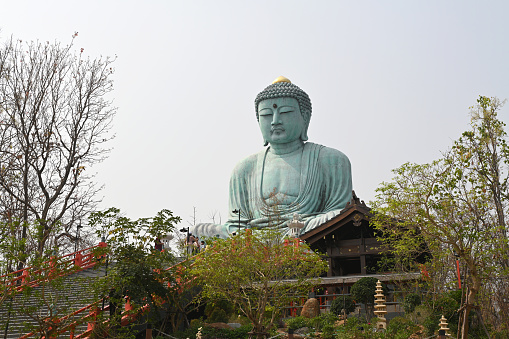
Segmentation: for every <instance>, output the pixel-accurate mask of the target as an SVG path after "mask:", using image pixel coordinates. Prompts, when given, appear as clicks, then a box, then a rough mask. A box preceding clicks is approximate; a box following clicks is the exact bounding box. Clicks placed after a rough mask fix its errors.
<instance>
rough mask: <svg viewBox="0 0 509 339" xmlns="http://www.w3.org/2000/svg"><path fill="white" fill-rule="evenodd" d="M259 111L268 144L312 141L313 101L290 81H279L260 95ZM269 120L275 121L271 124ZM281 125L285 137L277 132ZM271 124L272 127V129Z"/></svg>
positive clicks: (257, 103)
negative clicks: (309, 133) (309, 128)
mask: <svg viewBox="0 0 509 339" xmlns="http://www.w3.org/2000/svg"><path fill="white" fill-rule="evenodd" d="M255 109H256V118H257V120H258V122H259V124H260V129H261V131H262V135H263V138H264V140H265V145H267V144H268V142H271V143H272V142H290V141H293V140H295V139H299V138H300V140H302V141H306V140H307V139H308V136H307V130H308V127H309V120H310V119H311V101H310V100H309V96H308V95H307V94H306V92H304V91H303V90H302V89H300V88H299V87H298V86H296V85H294V84H292V83H291V82H290V80H288V79H287V78H285V77H279V78H277V79H276V80H274V82H273V83H272V84H271V85H270V86H268V87H266V88H265V89H264V90H263V91H261V92H260V93H258V95H257V96H256V99H255ZM279 118H281V120H279ZM269 119H272V120H271V121H270V122H269ZM278 122H281V123H282V125H284V133H282V135H279V134H278V133H277V132H278V126H277V124H278ZM268 124H270V126H272V127H269V126H268ZM272 133H273V135H272V136H271V134H272Z"/></svg>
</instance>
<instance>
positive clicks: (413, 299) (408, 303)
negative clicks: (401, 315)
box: [403, 293, 421, 313]
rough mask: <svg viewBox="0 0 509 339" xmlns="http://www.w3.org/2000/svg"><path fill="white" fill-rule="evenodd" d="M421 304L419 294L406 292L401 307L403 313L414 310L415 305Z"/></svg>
mask: <svg viewBox="0 0 509 339" xmlns="http://www.w3.org/2000/svg"><path fill="white" fill-rule="evenodd" d="M420 304H421V296H420V295H419V294H417V293H410V294H407V296H406V297H405V300H404V301H403V309H404V310H405V313H412V312H413V311H414V310H415V307H416V306H419V305H420Z"/></svg>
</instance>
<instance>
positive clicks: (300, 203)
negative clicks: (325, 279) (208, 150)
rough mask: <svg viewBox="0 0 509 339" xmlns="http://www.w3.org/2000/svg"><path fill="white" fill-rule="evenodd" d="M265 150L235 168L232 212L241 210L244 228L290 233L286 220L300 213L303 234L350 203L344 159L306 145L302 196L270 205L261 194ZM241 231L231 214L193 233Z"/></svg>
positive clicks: (337, 153) (347, 165) (349, 177)
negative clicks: (273, 229) (238, 229)
mask: <svg viewBox="0 0 509 339" xmlns="http://www.w3.org/2000/svg"><path fill="white" fill-rule="evenodd" d="M267 152H269V148H267V149H265V150H263V151H261V152H259V153H256V154H253V155H251V156H249V157H247V158H246V159H244V160H242V161H241V162H239V163H238V164H237V166H236V167H235V169H234V170H233V173H232V176H231V179H230V197H229V210H230V211H233V210H238V209H240V227H242V228H245V227H251V228H266V227H271V228H278V229H282V231H284V232H288V228H287V224H288V222H290V221H291V220H292V219H293V214H294V213H298V214H299V216H300V218H301V220H302V222H303V223H304V224H305V227H304V229H303V230H302V231H301V234H304V233H306V232H308V231H310V230H312V229H313V228H315V227H317V226H319V225H321V224H323V223H324V222H326V221H327V220H329V219H331V218H333V217H334V216H336V215H338V214H339V212H340V211H341V210H342V209H343V208H344V207H345V206H346V203H347V202H348V201H350V199H351V197H352V175H351V168H350V161H349V160H348V158H347V157H346V155H344V154H343V153H342V152H340V151H338V150H335V149H332V148H328V147H325V146H322V145H318V144H314V143H311V142H307V143H305V144H304V149H303V151H302V158H301V166H300V171H301V172H300V183H299V185H300V188H299V195H298V196H297V198H296V199H295V200H294V201H293V202H291V203H289V204H277V205H275V206H274V205H271V202H268V201H266V200H264V199H263V195H262V183H263V178H264V173H265V160H266V155H267ZM282 193H283V194H284V192H282ZM271 206H272V207H271ZM237 227H239V216H238V215H236V214H233V213H232V212H230V215H229V218H228V221H227V223H226V224H225V225H213V224H199V225H197V226H196V227H195V228H194V232H196V233H198V235H200V234H201V235H209V236H211V235H216V234H217V235H219V236H222V237H224V236H226V235H227V234H228V233H231V232H233V231H235V230H236V229H237Z"/></svg>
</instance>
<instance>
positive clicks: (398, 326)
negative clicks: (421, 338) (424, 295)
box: [386, 317, 419, 339]
mask: <svg viewBox="0 0 509 339" xmlns="http://www.w3.org/2000/svg"><path fill="white" fill-rule="evenodd" d="M417 331H419V326H417V325H415V324H414V323H413V322H412V321H411V320H408V319H406V318H404V317H395V318H393V319H392V320H391V321H389V324H388V325H387V332H386V336H387V337H388V338H394V339H400V338H401V339H407V338H409V337H410V336H411V335H412V334H413V333H415V332H417Z"/></svg>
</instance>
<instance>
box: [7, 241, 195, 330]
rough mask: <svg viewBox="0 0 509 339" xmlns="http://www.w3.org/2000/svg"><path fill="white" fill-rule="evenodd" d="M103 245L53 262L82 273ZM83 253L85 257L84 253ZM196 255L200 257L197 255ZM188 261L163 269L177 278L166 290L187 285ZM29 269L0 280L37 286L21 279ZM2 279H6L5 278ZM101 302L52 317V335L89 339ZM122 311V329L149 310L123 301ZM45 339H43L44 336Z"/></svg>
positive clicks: (91, 264) (89, 265)
mask: <svg viewBox="0 0 509 339" xmlns="http://www.w3.org/2000/svg"><path fill="white" fill-rule="evenodd" d="M106 246H107V245H106V243H100V244H99V245H97V246H93V247H90V248H87V249H84V250H81V251H78V252H76V253H71V254H68V255H66V256H63V257H61V258H58V260H57V261H56V262H57V263H59V266H60V265H64V268H65V270H66V271H69V273H73V272H76V268H78V270H83V269H86V268H89V267H93V266H94V265H96V264H97V263H98V261H97V260H96V259H97V257H96V256H95V255H94V252H93V250H94V249H95V248H97V247H106ZM84 253H85V254H84ZM74 254H76V255H75V258H72V259H69V260H65V259H64V260H63V261H61V259H63V258H66V257H70V256H72V255H74ZM198 255H199V254H198ZM190 259H191V258H188V259H186V260H184V261H183V262H180V263H178V264H176V265H173V266H171V267H169V268H167V269H166V270H171V269H173V268H176V269H177V277H176V284H175V285H177V286H171V285H170V283H168V287H169V288H178V289H180V288H183V286H182V285H185V284H187V283H188V282H189V281H186V282H182V280H181V277H180V275H181V274H182V273H183V270H182V269H181V265H182V264H183V263H184V262H186V261H188V260H190ZM54 262H55V261H52V260H49V261H47V262H46V263H47V264H49V265H48V267H47V268H44V269H43V270H46V271H47V270H48V269H49V270H51V268H52V267H54V266H55V265H54V264H53V266H52V263H54ZM30 268H33V267H28V268H25V269H24V270H19V271H16V272H12V273H9V274H7V275H4V276H2V277H0V278H4V277H8V276H13V278H11V279H10V280H8V281H7V283H10V284H11V286H16V284H20V283H19V281H20V280H21V284H22V285H21V286H19V287H22V286H23V282H24V286H26V285H32V284H34V285H35V284H36V283H35V280H30V281H28V280H26V277H25V280H22V279H23V278H22V275H23V274H24V273H23V272H24V271H25V270H28V269H30ZM59 270H60V268H59ZM38 271H40V270H37V272H38ZM20 273H21V276H16V275H19V274H20ZM29 276H33V274H32V275H29ZM4 279H5V278H4ZM42 280H43V279H39V280H37V281H39V282H41V281H42ZM102 301H103V300H102V299H101V300H98V301H96V302H94V303H92V304H90V305H87V306H84V307H82V308H80V309H79V310H76V311H74V312H73V313H71V314H68V315H66V316H64V317H62V318H55V319H52V320H51V321H52V322H53V324H54V325H55V327H57V329H56V331H55V335H60V334H63V333H65V332H69V338H70V339H85V338H88V337H89V336H90V334H92V332H93V330H94V327H95V326H96V322H97V317H98V315H99V314H100V313H102V312H104V311H107V310H109V308H110V307H109V305H107V306H106V307H104V308H99V307H98V304H99V303H101V302H102ZM124 308H125V310H124V312H122V318H121V325H122V326H126V325H128V324H130V323H132V322H133V321H135V320H136V318H137V317H138V316H139V315H141V314H143V313H145V312H147V311H148V310H149V305H148V304H147V305H144V306H142V307H141V308H139V309H138V310H136V311H133V308H132V306H131V304H130V303H129V301H126V303H125V306H124ZM87 311H88V313H87V314H86V315H84V316H83V317H82V318H80V319H78V320H75V321H74V322H72V323H70V324H67V325H65V326H62V327H61V328H58V325H59V324H60V323H62V322H64V321H65V320H67V319H69V318H71V317H74V316H76V315H78V314H83V313H85V312H87ZM85 322H87V323H88V326H87V330H86V331H84V332H83V333H81V334H78V335H76V334H75V328H76V327H77V326H78V325H80V324H83V323H85ZM104 323H105V324H107V323H108V320H106V321H105V322H104ZM35 334H36V332H31V333H28V334H25V335H24V336H22V337H20V338H19V339H26V338H30V337H32V336H34V335H35ZM43 338H44V337H43Z"/></svg>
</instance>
